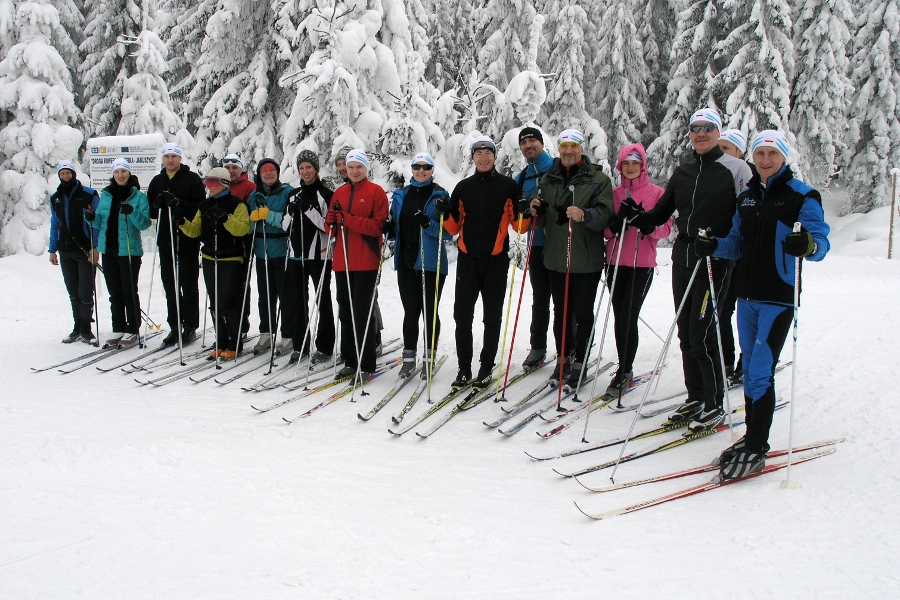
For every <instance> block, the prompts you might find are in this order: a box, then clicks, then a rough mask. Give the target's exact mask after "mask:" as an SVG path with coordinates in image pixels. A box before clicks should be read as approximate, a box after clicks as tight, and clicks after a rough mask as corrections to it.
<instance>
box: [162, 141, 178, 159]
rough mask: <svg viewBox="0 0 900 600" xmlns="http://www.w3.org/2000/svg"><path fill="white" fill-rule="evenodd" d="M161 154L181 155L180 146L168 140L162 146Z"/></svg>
mask: <svg viewBox="0 0 900 600" xmlns="http://www.w3.org/2000/svg"><path fill="white" fill-rule="evenodd" d="M162 154H163V156H165V155H166V154H177V155H178V156H181V146H179V145H178V144H175V143H173V142H170V143H168V144H166V145H165V146H163V147H162Z"/></svg>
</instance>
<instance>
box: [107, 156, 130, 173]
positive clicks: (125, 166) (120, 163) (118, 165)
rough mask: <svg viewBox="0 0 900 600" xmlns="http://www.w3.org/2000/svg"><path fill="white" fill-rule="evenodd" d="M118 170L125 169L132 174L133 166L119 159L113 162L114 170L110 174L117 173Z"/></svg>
mask: <svg viewBox="0 0 900 600" xmlns="http://www.w3.org/2000/svg"><path fill="white" fill-rule="evenodd" d="M116 169H125V170H126V171H128V172H129V173H131V165H129V164H128V161H127V160H125V159H124V158H117V159H116V160H114V161H113V164H112V169H110V172H112V171H115V170H116Z"/></svg>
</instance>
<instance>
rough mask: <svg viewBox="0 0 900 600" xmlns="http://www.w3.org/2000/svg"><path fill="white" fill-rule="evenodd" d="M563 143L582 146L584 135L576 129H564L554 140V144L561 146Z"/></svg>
mask: <svg viewBox="0 0 900 600" xmlns="http://www.w3.org/2000/svg"><path fill="white" fill-rule="evenodd" d="M563 142H575V143H576V144H581V145H584V134H583V133H581V132H580V131H578V130H577V129H566V130H565V131H563V132H562V133H560V134H559V137H558V138H556V143H558V144H562V143H563Z"/></svg>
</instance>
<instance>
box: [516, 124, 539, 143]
mask: <svg viewBox="0 0 900 600" xmlns="http://www.w3.org/2000/svg"><path fill="white" fill-rule="evenodd" d="M528 138H534V139H536V140H537V141H539V142H540V143H541V144H542V145H543V143H544V136H543V135H541V130H540V129H538V128H537V127H523V128H522V130H521V131H519V144H521V143H522V141H523V140H527V139H528Z"/></svg>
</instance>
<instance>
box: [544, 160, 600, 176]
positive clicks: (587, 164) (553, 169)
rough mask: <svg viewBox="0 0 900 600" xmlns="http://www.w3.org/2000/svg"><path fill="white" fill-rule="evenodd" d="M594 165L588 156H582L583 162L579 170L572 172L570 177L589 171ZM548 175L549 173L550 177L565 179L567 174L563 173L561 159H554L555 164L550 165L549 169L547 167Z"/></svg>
mask: <svg viewBox="0 0 900 600" xmlns="http://www.w3.org/2000/svg"><path fill="white" fill-rule="evenodd" d="M592 165H593V163H591V160H590V159H589V158H588V157H587V156H582V157H581V164H580V165H579V166H578V170H577V171H576V172H575V173H573V174H572V177H571V178H570V179H574V178H575V177H577V176H578V175H581V174H582V173H587V172H588V171H589V170H590V168H591V166H592ZM547 175H549V176H550V177H555V178H557V179H565V176H564V175H563V165H562V161H561V160H560V159H558V158H554V159H553V164H552V165H550V168H549V169H547Z"/></svg>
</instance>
